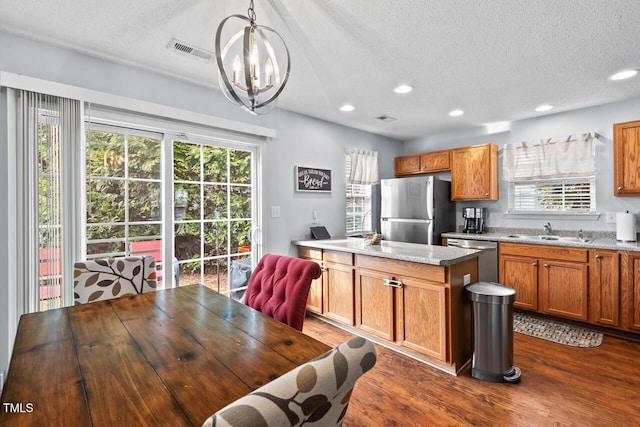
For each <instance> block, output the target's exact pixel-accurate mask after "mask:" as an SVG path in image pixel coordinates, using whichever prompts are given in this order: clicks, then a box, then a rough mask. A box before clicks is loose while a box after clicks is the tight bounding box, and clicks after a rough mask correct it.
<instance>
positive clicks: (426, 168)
mask: <svg viewBox="0 0 640 427" xmlns="http://www.w3.org/2000/svg"><path fill="white" fill-rule="evenodd" d="M393 168H394V173H395V175H396V176H402V175H415V174H420V173H431V172H443V171H448V170H450V169H451V157H450V150H442V151H433V152H430V153H421V154H412V155H409V156H400V157H396V158H395V160H394V163H393Z"/></svg>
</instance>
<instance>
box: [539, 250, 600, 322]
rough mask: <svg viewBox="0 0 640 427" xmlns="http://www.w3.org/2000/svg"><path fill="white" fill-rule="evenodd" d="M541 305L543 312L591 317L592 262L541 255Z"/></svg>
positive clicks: (579, 317)
mask: <svg viewBox="0 0 640 427" xmlns="http://www.w3.org/2000/svg"><path fill="white" fill-rule="evenodd" d="M538 269H539V272H540V273H539V281H538V298H539V306H538V309H539V311H540V312H542V313H546V314H553V315H556V316H562V317H566V318H569V319H576V320H587V318H588V317H587V316H588V308H587V290H588V286H589V284H588V280H587V278H588V271H589V266H588V265H587V264H584V263H575V262H563V261H552V260H546V259H541V260H539V262H538Z"/></svg>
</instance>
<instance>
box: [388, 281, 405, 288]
mask: <svg viewBox="0 0 640 427" xmlns="http://www.w3.org/2000/svg"><path fill="white" fill-rule="evenodd" d="M384 285H385V286H390V287H392V288H402V286H403V283H402V282H401V281H400V280H394V279H384Z"/></svg>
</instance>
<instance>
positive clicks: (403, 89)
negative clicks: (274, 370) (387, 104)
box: [393, 84, 414, 94]
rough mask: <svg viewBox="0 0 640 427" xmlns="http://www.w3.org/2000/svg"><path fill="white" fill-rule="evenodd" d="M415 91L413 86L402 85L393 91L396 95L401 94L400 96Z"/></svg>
mask: <svg viewBox="0 0 640 427" xmlns="http://www.w3.org/2000/svg"><path fill="white" fill-rule="evenodd" d="M413 89H414V87H413V86H411V85H407V84H401V85H399V86H396V87H395V88H394V89H393V91H394V92H395V93H399V94H404V93H409V92H411V91H412V90H413Z"/></svg>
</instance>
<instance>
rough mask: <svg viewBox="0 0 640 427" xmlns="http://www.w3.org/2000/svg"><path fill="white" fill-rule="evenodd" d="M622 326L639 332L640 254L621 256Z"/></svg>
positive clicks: (626, 252)
mask: <svg viewBox="0 0 640 427" xmlns="http://www.w3.org/2000/svg"><path fill="white" fill-rule="evenodd" d="M622 266H623V267H622V287H621V291H622V295H621V296H622V298H621V300H622V304H621V306H622V326H623V328H624V329H629V330H631V331H634V332H638V331H640V252H633V251H625V252H624V254H623V255H622Z"/></svg>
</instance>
